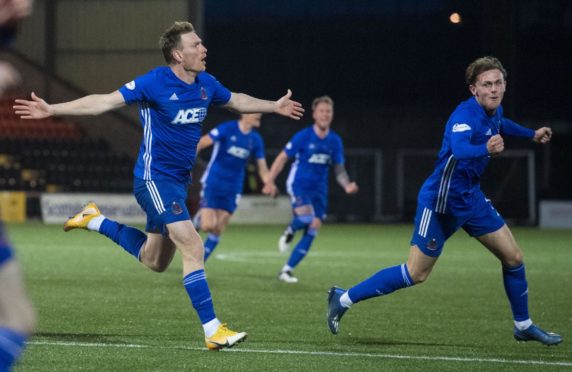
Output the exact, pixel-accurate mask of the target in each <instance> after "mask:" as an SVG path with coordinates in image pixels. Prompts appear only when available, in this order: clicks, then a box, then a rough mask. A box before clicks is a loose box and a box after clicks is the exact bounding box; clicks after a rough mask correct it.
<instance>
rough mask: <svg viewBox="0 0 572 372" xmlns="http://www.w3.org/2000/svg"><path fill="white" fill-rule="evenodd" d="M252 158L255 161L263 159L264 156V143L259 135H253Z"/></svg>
mask: <svg viewBox="0 0 572 372" xmlns="http://www.w3.org/2000/svg"><path fill="white" fill-rule="evenodd" d="M254 138H255V140H254V149H253V150H254V151H253V152H254V157H255V158H256V159H264V158H266V156H265V155H264V141H262V137H261V136H260V134H258V133H255V135H254Z"/></svg>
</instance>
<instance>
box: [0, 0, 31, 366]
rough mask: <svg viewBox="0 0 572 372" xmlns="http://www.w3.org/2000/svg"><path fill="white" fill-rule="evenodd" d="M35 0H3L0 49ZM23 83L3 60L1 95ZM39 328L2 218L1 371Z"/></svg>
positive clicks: (0, 222) (12, 36) (12, 34)
mask: <svg viewBox="0 0 572 372" xmlns="http://www.w3.org/2000/svg"><path fill="white" fill-rule="evenodd" d="M32 5H33V4H32V1H31V0H0V50H1V49H4V48H5V47H7V46H8V45H9V44H10V43H11V42H12V40H13V39H14V37H15V36H16V27H17V25H18V22H19V21H20V20H21V19H23V18H25V17H27V16H28V15H30V14H31V12H32ZM19 82H20V74H19V73H18V71H17V70H16V69H15V68H14V67H13V66H12V65H10V64H9V63H6V62H1V61H0V96H2V94H3V93H4V92H5V91H6V90H7V89H9V88H11V87H13V86H15V85H17V84H18V83H19ZM35 327H36V313H35V312H34V308H33V306H32V303H31V302H30V299H29V298H28V295H27V294H26V290H25V288H24V279H23V275H22V271H21V269H20V266H19V265H18V262H17V261H16V259H15V257H14V250H13V248H12V246H11V244H10V243H9V242H8V236H7V234H6V232H5V230H4V224H3V223H2V221H0V372H7V371H9V370H10V369H11V368H12V366H13V365H14V363H16V361H17V360H18V359H19V358H20V356H21V355H22V352H23V351H24V348H25V346H26V341H27V339H28V338H29V337H30V336H31V334H32V333H33V332H34V329H35Z"/></svg>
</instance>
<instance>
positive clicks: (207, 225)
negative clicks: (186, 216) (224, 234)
mask: <svg viewBox="0 0 572 372" xmlns="http://www.w3.org/2000/svg"><path fill="white" fill-rule="evenodd" d="M215 226H216V225H215V224H214V223H212V222H210V221H208V222H207V221H204V220H203V221H201V230H203V231H205V232H208V233H214V231H213V230H214V229H215Z"/></svg>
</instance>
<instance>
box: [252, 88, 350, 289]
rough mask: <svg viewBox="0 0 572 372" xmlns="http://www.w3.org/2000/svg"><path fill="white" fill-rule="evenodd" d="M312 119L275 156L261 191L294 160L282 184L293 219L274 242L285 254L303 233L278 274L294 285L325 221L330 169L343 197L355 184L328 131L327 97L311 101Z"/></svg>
mask: <svg viewBox="0 0 572 372" xmlns="http://www.w3.org/2000/svg"><path fill="white" fill-rule="evenodd" d="M312 117H313V119H314V124H313V125H312V126H310V127H307V128H304V129H302V130H301V131H299V132H298V133H296V134H295V135H294V137H292V139H291V140H290V141H289V142H288V143H287V144H286V147H285V148H284V150H282V151H281V152H280V154H278V156H277V157H276V159H275V160H274V162H273V163H272V167H271V168H270V173H269V175H268V179H267V181H266V185H265V188H264V190H263V191H264V192H265V193H268V192H271V190H272V188H273V187H275V184H274V180H275V179H276V177H277V176H278V175H279V174H280V172H281V171H282V169H283V168H284V165H285V164H286V162H287V161H288V159H289V158H293V157H295V161H294V162H293V163H292V166H291V167H290V173H289V175H288V180H287V181H286V188H287V191H288V194H289V195H290V199H291V201H292V215H293V216H292V221H291V222H290V224H289V225H288V227H286V230H285V231H284V234H283V235H282V236H281V237H280V240H279V241H278V248H279V250H280V251H281V252H287V251H288V250H289V249H290V242H291V241H292V239H293V238H294V234H295V233H296V231H298V230H303V231H304V233H303V235H302V238H301V239H300V241H299V242H298V244H297V245H296V247H295V248H294V250H293V251H292V253H291V254H290V258H289V259H288V261H287V262H286V264H284V266H283V267H282V270H280V273H279V274H278V279H279V280H281V281H283V282H286V283H297V282H298V278H296V277H295V276H294V275H293V274H292V270H293V269H294V268H295V267H296V266H297V265H298V264H299V263H300V262H301V261H302V260H303V259H304V257H306V255H307V254H308V251H309V250H310V247H311V245H312V242H313V241H314V238H315V237H316V235H317V233H318V230H320V227H321V226H322V222H323V221H324V218H326V211H327V206H328V174H329V170H330V167H331V166H332V165H333V166H334V171H335V173H336V180H337V182H338V184H339V185H340V186H341V187H342V188H343V189H344V191H345V192H346V193H347V194H354V193H356V192H358V186H357V184H356V183H355V182H351V181H350V178H349V176H348V173H347V171H346V168H345V166H344V147H343V143H342V139H341V138H340V136H338V135H337V134H336V133H335V132H334V131H332V130H331V129H330V126H331V124H332V120H333V119H334V101H332V99H331V98H330V97H328V96H322V97H318V98H315V99H314V101H313V102H312Z"/></svg>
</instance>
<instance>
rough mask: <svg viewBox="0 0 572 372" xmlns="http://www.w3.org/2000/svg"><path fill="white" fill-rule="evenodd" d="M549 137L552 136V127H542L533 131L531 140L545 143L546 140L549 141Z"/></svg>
mask: <svg viewBox="0 0 572 372" xmlns="http://www.w3.org/2000/svg"><path fill="white" fill-rule="evenodd" d="M551 138H552V129H550V128H548V127H542V128H538V129H537V130H535V131H534V137H533V138H532V140H533V141H534V142H538V143H541V144H543V145H545V144H547V143H548V142H550V139H551Z"/></svg>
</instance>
